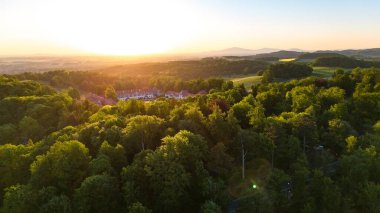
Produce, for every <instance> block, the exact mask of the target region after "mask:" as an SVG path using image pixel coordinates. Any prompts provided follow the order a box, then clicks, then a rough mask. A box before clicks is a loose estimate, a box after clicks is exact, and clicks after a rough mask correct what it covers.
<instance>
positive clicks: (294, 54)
mask: <svg viewBox="0 0 380 213" xmlns="http://www.w3.org/2000/svg"><path fill="white" fill-rule="evenodd" d="M302 54H304V53H303V52H297V51H287V50H281V51H277V52H272V53H264V54H257V55H255V56H254V58H256V59H258V58H271V57H274V58H279V59H284V58H297V57H298V56H300V55H302Z"/></svg>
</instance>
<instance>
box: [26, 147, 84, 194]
mask: <svg viewBox="0 0 380 213" xmlns="http://www.w3.org/2000/svg"><path fill="white" fill-rule="evenodd" d="M89 161H90V156H89V154H88V149H87V148H86V147H85V146H84V145H83V144H82V143H80V142H79V141H75V140H73V141H65V142H56V143H55V144H54V145H52V146H51V147H50V149H49V151H48V152H47V153H46V154H44V155H39V156H37V157H36V160H35V161H34V162H33V163H32V165H31V167H30V171H31V175H32V176H31V183H32V185H33V186H35V187H38V188H41V187H43V186H55V187H57V188H58V189H59V190H62V191H63V192H67V193H70V192H72V191H73V190H74V189H75V188H77V187H78V186H79V185H80V183H81V182H82V180H83V179H84V178H85V175H86V172H87V168H88V164H89Z"/></svg>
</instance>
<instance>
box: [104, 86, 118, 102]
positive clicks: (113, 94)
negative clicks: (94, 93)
mask: <svg viewBox="0 0 380 213" xmlns="http://www.w3.org/2000/svg"><path fill="white" fill-rule="evenodd" d="M104 96H105V97H106V98H110V99H112V100H114V101H117V94H116V91H115V89H114V88H113V87H107V88H106V90H105V91H104Z"/></svg>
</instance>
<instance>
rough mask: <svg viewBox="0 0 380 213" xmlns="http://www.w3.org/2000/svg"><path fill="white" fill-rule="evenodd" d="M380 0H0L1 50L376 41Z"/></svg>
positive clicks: (308, 46) (125, 51)
mask: <svg viewBox="0 0 380 213" xmlns="http://www.w3.org/2000/svg"><path fill="white" fill-rule="evenodd" d="M379 9H380V3H379V1H375V0H373V1H371V0H367V1H360V2H359V1H351V0H346V1H343V0H336V1H334V2H332V1H327V0H321V1H311V0H303V1H301V0H290V1H286V3H284V1H280V0H269V1H258V0H251V1H248V0H235V1H227V0H219V1H217V0H160V1H157V0H138V1H131V0H107V1H106V0H64V1H63V0H62V1H59V0H33V1H28V0H0V55H27V54H92V53H95V54H113V55H133V54H152V53H189V52H202V51H210V50H218V49H224V48H229V47H236V46H238V47H242V48H251V49H258V48H279V49H290V48H301V49H305V50H317V49H349V48H356V49H359V48H374V47H380V39H379V38H380V25H379V24H378V20H380V13H379V12H378V11H379Z"/></svg>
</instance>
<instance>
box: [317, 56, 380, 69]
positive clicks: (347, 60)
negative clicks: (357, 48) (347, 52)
mask: <svg viewBox="0 0 380 213" xmlns="http://www.w3.org/2000/svg"><path fill="white" fill-rule="evenodd" d="M313 65H314V66H320V67H341V68H355V67H361V68H368V67H380V62H374V61H365V60H361V59H356V58H353V57H347V56H343V55H338V56H323V57H319V58H317V59H315V61H314V63H313Z"/></svg>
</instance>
